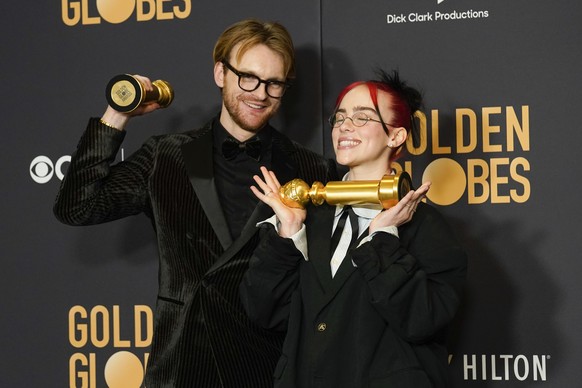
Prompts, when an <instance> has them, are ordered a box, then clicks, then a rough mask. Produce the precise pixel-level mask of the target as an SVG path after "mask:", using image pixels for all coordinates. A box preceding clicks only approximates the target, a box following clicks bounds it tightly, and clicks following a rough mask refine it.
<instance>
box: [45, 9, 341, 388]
mask: <svg viewBox="0 0 582 388" xmlns="http://www.w3.org/2000/svg"><path fill="white" fill-rule="evenodd" d="M214 62H215V65H214V79H215V82H216V84H217V86H218V87H219V88H220V89H221V90H222V108H221V111H220V115H219V116H218V117H217V118H216V119H214V120H212V121H211V122H210V123H208V124H206V125H205V126H204V127H203V128H202V129H200V130H198V131H192V132H186V133H182V134H170V135H163V136H156V137H153V138H151V139H149V140H148V141H147V142H146V143H145V144H144V145H143V146H142V148H140V149H139V150H138V151H137V152H135V153H134V154H133V155H132V156H131V157H130V158H128V159H127V160H126V161H124V162H121V163H119V164H117V165H110V162H111V161H112V160H113V159H114V156H115V155H116V153H117V150H118V149H119V147H120V145H121V142H122V140H123V138H124V136H125V131H124V128H125V126H126V124H127V122H128V121H129V119H130V118H131V117H132V116H136V115H141V114H146V113H149V112H152V111H154V110H156V109H157V108H159V105H158V104H157V103H153V104H147V105H144V106H141V107H139V108H138V109H136V110H135V111H133V112H132V113H130V114H126V113H120V112H117V111H115V110H114V109H113V108H112V107H108V108H107V110H106V111H105V113H104V115H103V116H102V117H101V119H97V118H92V119H90V121H89V124H88V128H87V130H86V132H85V133H84V135H83V137H82V138H81V141H80V142H79V146H78V149H77V151H76V153H75V154H74V155H73V157H72V160H71V164H70V166H69V169H68V171H67V175H66V177H65V179H64V180H63V183H62V187H61V189H60V192H59V195H58V196H57V201H56V204H55V208H54V211H55V214H56V216H57V217H58V218H59V220H61V221H62V222H64V223H67V224H71V225H88V224H96V223H102V222H108V221H112V220H115V219H119V218H122V217H126V216H129V215H134V214H137V213H140V212H144V213H145V214H146V215H147V216H148V217H149V218H151V219H152V222H153V224H154V228H155V231H156V235H157V242H158V245H159V252H160V269H159V271H160V272H159V293H158V300H157V305H156V310H155V326H154V337H153V342H152V349H151V355H150V358H149V362H148V366H147V372H146V383H145V384H146V386H147V387H148V388H152V387H200V388H212V387H236V388H243V387H249V388H251V387H252V388H258V387H270V386H272V371H273V369H274V366H275V363H276V361H277V359H278V357H279V352H280V346H281V343H282V337H281V336H280V335H279V334H274V333H271V332H268V331H266V330H263V329H261V328H259V327H258V326H256V325H255V324H253V323H251V322H250V321H249V320H248V318H247V317H246V315H245V313H244V310H243V309H242V306H241V304H240V301H239V299H238V286H239V283H240V280H241V278H242V275H243V274H244V272H245V270H246V269H247V266H248V260H249V258H250V256H251V254H252V252H253V251H254V249H255V247H256V245H257V241H258V236H257V229H256V227H255V225H256V223H257V221H260V220H263V219H265V218H267V217H268V216H269V215H270V214H272V211H271V209H270V208H269V207H268V206H264V204H262V203H260V204H259V203H258V200H257V199H256V198H255V197H254V195H253V194H252V192H251V191H250V190H249V187H250V186H251V185H252V183H253V176H254V175H256V174H258V173H259V167H260V166H268V168H269V169H271V170H274V171H276V172H277V174H278V176H279V177H280V178H281V179H285V180H290V179H293V178H296V177H300V178H302V179H304V180H306V181H308V182H312V181H315V180H320V181H328V180H330V179H335V175H334V174H335V169H334V168H333V165H332V164H331V163H330V162H329V161H327V160H325V159H323V158H322V157H320V156H318V155H316V154H315V153H313V152H311V151H309V150H306V149H304V148H303V147H301V146H299V145H297V144H295V143H294V142H292V141H291V140H289V139H288V138H286V137H285V136H283V135H282V134H280V133H279V132H277V131H276V130H275V129H273V128H272V127H271V126H270V125H269V119H270V118H271V117H273V115H274V114H275V113H276V112H277V110H278V109H279V106H280V104H281V97H282V96H283V94H284V92H285V90H286V89H287V87H288V82H289V80H290V79H291V78H292V77H293V76H294V53H293V44H292V41H291V38H290V36H289V34H288V32H287V31H286V30H285V28H284V27H283V26H281V25H280V24H277V23H264V22H261V21H258V20H243V21H241V22H239V23H236V24H234V25H232V26H231V27H229V28H227V29H226V30H225V31H224V32H223V33H222V34H221V36H220V37H219V39H218V41H217V43H216V46H215V48H214ZM136 77H138V78H139V79H140V80H141V81H142V82H143V83H144V84H145V88H146V89H151V88H152V85H151V82H150V81H149V79H147V78H145V77H141V76H136ZM257 142H260V147H257ZM257 150H258V153H256V154H255V153H252V151H257ZM235 151H248V153H247V152H239V153H237V152H235Z"/></svg>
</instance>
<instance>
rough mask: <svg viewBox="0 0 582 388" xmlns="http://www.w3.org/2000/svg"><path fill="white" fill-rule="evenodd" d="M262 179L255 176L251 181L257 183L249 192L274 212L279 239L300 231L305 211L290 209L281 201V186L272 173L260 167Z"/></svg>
mask: <svg viewBox="0 0 582 388" xmlns="http://www.w3.org/2000/svg"><path fill="white" fill-rule="evenodd" d="M261 172H262V174H263V179H261V177H259V176H258V175H255V176H254V177H253V179H254V180H255V182H257V186H258V188H257V187H255V186H251V191H252V192H253V193H254V194H255V196H256V197H257V198H258V199H259V200H261V201H263V202H264V203H266V204H267V205H269V206H270V207H271V209H273V211H274V212H275V215H276V216H277V219H278V220H279V222H280V223H281V224H280V226H279V235H280V236H281V237H291V236H292V235H294V234H295V233H297V232H299V230H301V227H302V226H303V222H304V221H305V217H306V215H307V211H306V210H305V209H297V208H291V207H288V206H287V205H285V204H284V203H283V202H282V201H281V197H280V196H279V189H280V188H281V184H280V183H279V181H278V180H277V177H276V175H275V173H274V172H273V171H269V170H267V169H266V168H265V167H261Z"/></svg>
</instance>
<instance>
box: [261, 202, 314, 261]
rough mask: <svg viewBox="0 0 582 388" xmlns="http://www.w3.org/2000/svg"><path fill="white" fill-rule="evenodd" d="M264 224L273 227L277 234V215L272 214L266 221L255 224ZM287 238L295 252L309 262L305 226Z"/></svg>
mask: <svg viewBox="0 0 582 388" xmlns="http://www.w3.org/2000/svg"><path fill="white" fill-rule="evenodd" d="M264 223H268V224H271V225H273V227H274V228H275V230H276V231H277V234H278V233H279V224H280V222H279V220H278V219H277V215H275V214H274V215H273V216H272V217H269V218H267V219H266V220H264V221H261V222H259V223H258V224H257V226H259V225H261V224H264ZM289 238H290V239H291V241H293V244H294V245H295V248H297V250H298V251H299V252H301V255H302V256H303V258H304V259H305V261H309V258H308V256H307V232H306V228H305V224H302V225H301V229H299V231H298V232H297V233H295V234H294V235H292V236H291V237H289Z"/></svg>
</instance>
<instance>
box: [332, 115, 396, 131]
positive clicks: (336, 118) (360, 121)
mask: <svg viewBox="0 0 582 388" xmlns="http://www.w3.org/2000/svg"><path fill="white" fill-rule="evenodd" d="M347 119H350V120H351V121H352V123H353V124H354V126H356V127H363V126H364V125H366V124H368V121H374V122H376V123H380V124H382V126H389V127H394V125H392V124H388V123H385V122H383V121H381V120H376V119H373V118H371V117H370V116H368V115H367V114H366V113H365V112H356V113H354V114H353V115H352V117H349V116H346V115H345V114H343V113H341V112H336V113H334V114H333V115H331V117H330V118H329V123H330V124H331V127H332V128H339V127H341V126H342V124H343V123H344V122H345V121H346V120H347Z"/></svg>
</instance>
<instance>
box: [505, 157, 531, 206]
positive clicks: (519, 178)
mask: <svg viewBox="0 0 582 388" xmlns="http://www.w3.org/2000/svg"><path fill="white" fill-rule="evenodd" d="M518 166H522V167H523V170H524V171H529V170H530V167H529V161H528V160H527V159H525V158H522V157H519V158H515V159H514V160H512V161H511V166H510V174H511V178H513V180H514V181H515V182H518V183H521V184H522V186H523V194H522V195H519V194H518V193H517V190H510V195H511V199H513V200H514V201H515V202H518V203H524V202H526V201H527V200H528V199H529V197H530V194H531V187H530V183H529V180H528V179H526V178H525V177H524V176H523V175H519V173H518V172H517V167H518Z"/></svg>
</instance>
